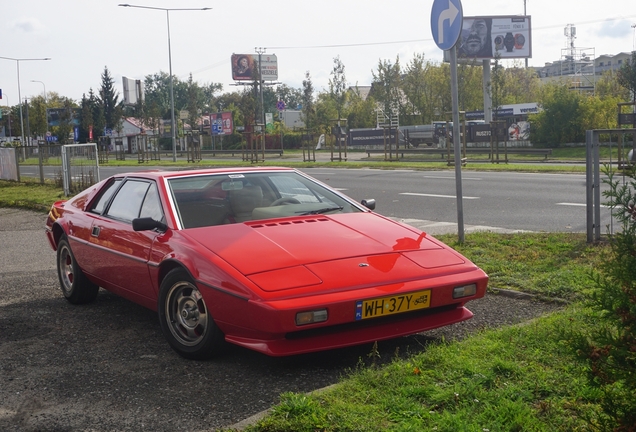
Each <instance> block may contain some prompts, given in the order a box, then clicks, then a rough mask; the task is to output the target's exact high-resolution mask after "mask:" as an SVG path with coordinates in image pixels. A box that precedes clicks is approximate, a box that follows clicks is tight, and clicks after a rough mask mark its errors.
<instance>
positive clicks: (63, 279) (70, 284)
mask: <svg viewBox="0 0 636 432" xmlns="http://www.w3.org/2000/svg"><path fill="white" fill-rule="evenodd" d="M57 276H58V279H59V280H60V288H62V293H63V294H64V297H65V298H66V300H68V301H69V302H70V303H73V304H85V303H90V302H92V301H93V300H95V298H96V297H97V293H98V292H99V286H97V285H95V284H94V283H93V282H91V281H89V280H88V278H87V277H86V275H85V274H84V272H82V269H80V267H79V265H78V264H77V261H75V256H74V255H73V251H71V246H70V244H69V242H68V238H67V237H66V236H62V238H61V239H60V241H59V242H58V244H57Z"/></svg>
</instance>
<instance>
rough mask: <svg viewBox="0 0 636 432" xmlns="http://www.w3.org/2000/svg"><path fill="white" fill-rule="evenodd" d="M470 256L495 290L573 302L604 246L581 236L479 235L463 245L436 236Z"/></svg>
mask: <svg viewBox="0 0 636 432" xmlns="http://www.w3.org/2000/svg"><path fill="white" fill-rule="evenodd" d="M437 237H438V238H439V239H440V240H442V241H444V242H445V243H446V244H448V245H450V246H451V247H453V248H454V249H456V250H457V251H459V252H460V253H462V254H463V255H465V256H467V257H469V258H470V259H471V260H472V261H473V262H475V263H476V264H477V265H479V267H481V268H482V269H483V270H484V271H485V272H486V273H487V274H488V276H489V277H490V287H495V288H499V289H510V290H515V291H521V292H525V293H530V294H534V295H537V296H540V297H542V298H545V299H551V300H553V299H563V300H568V301H573V300H577V299H580V298H581V288H582V287H584V286H585V285H587V284H589V280H590V274H591V272H592V270H593V269H594V268H596V267H597V266H598V264H599V263H600V260H601V259H602V254H599V249H603V246H598V245H592V244H588V243H586V238H585V235H583V234H576V233H533V234H494V233H490V232H480V233H474V234H471V235H469V236H466V239H465V241H464V243H463V244H459V243H458V242H457V236H456V235H443V236H437Z"/></svg>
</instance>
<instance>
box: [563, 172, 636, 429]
mask: <svg viewBox="0 0 636 432" xmlns="http://www.w3.org/2000/svg"><path fill="white" fill-rule="evenodd" d="M606 174H607V179H606V180H604V183H605V184H606V185H607V186H608V187H607V188H606V189H605V190H604V192H603V196H604V197H605V198H607V199H609V202H607V203H606V205H607V207H609V209H610V211H611V213H612V216H613V217H614V218H615V220H616V221H617V223H618V228H617V229H616V230H615V233H612V234H609V235H608V242H609V245H610V250H609V252H608V253H607V255H606V256H604V257H603V258H604V259H602V260H601V261H600V266H599V268H598V269H596V271H595V277H594V281H595V285H596V289H594V290H593V291H592V292H591V293H589V294H588V295H589V297H588V299H587V300H588V305H589V306H590V309H591V311H592V315H591V319H593V322H594V325H593V326H592V327H591V328H592V330H590V332H589V333H588V334H585V333H583V332H581V333H579V332H575V334H574V335H573V341H574V348H575V349H576V352H577V354H579V355H580V356H581V357H582V358H583V359H585V360H586V362H587V364H588V365H589V368H588V377H589V383H590V384H591V385H592V386H593V387H596V388H598V389H599V390H600V391H601V394H602V398H601V407H602V408H603V412H604V414H605V416H604V417H601V418H600V419H599V420H600V422H599V423H600V424H597V429H598V430H608V431H609V430H613V431H633V430H635V429H634V427H635V426H636V398H634V394H636V374H635V373H634V370H636V209H635V207H634V202H635V200H636V194H635V193H634V192H635V191H636V181H635V180H634V176H635V173H634V170H633V169H632V170H630V171H628V172H626V173H622V175H620V176H615V175H614V173H613V172H612V171H611V170H609V169H608V170H607V171H606ZM625 174H626V176H625ZM625 177H627V181H625Z"/></svg>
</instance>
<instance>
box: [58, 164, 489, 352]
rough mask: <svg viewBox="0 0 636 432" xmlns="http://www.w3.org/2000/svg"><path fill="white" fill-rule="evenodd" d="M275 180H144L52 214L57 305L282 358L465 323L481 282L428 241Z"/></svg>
mask: <svg viewBox="0 0 636 432" xmlns="http://www.w3.org/2000/svg"><path fill="white" fill-rule="evenodd" d="M374 207H375V202H374V201H373V200H366V201H363V202H362V204H358V203H356V202H355V201H353V200H351V199H350V198H348V197H346V196H344V195H343V194H341V193H339V192H337V191H335V190H334V189H332V188H330V187H328V186H327V185H325V184H323V183H321V182H319V181H317V180H315V179H313V178H311V177H309V176H307V175H305V174H303V173H301V172H299V171H297V170H294V169H289V168H253V167H252V168H240V169H235V168H232V169H230V168H228V169H208V170H194V171H146V172H135V173H130V174H119V175H115V176H112V177H110V178H108V179H105V180H103V181H101V182H100V183H98V184H96V185H94V186H92V187H90V188H89V189H87V190H85V191H84V192H82V193H80V194H78V195H76V196H75V197H73V198H72V199H70V200H68V201H59V202H56V203H55V204H54V205H53V206H52V208H51V211H50V213H49V216H48V219H47V221H46V227H47V231H46V235H47V238H48V240H49V242H50V244H51V247H52V248H53V249H54V250H55V251H56V252H57V273H58V276H59V281H60V286H61V288H62V293H63V294H64V297H65V298H66V299H67V300H68V301H69V302H71V303H74V304H81V303H88V302H91V301H93V300H94V299H95V298H96V296H97V295H98V291H99V287H102V288H104V289H106V290H108V291H111V292H113V293H115V294H118V295H120V296H122V297H125V298H127V299H129V300H131V301H133V302H136V303H138V304H140V305H142V306H145V307H147V308H150V309H152V310H155V311H157V313H158V317H159V321H160V324H161V328H162V331H163V334H164V335H165V337H166V339H167V341H168V342H169V344H170V345H171V346H172V348H173V349H174V350H175V351H176V352H178V353H179V354H180V355H182V356H184V357H186V358H191V359H203V358H208V357H210V356H212V355H214V354H217V353H218V352H220V351H221V350H222V348H223V346H224V344H225V343H226V342H230V343H233V344H236V345H240V346H243V347H246V348H249V349H252V350H256V351H258V352H261V353H264V354H267V355H272V356H283V355H292V354H300V353H308V352H314V351H319V350H326V349H332V348H339V347H345V346H350V345H355V344H361V343H367V342H373V341H377V340H383V339H389V338H395V337H399V336H404V335H409V334H414V333H418V332H422V331H426V330H429V329H433V328H436V327H440V326H445V325H448V324H452V323H456V322H459V321H462V320H466V319H469V318H470V317H471V316H472V313H471V312H470V311H469V310H468V309H467V308H466V307H465V304H466V302H467V301H469V300H473V299H476V298H479V297H482V296H484V294H485V292H486V285H487V281H488V277H487V275H486V274H485V273H484V272H483V271H482V270H481V269H479V268H478V267H477V266H476V265H474V264H473V263H471V262H470V261H469V260H468V259H466V258H465V257H463V256H462V255H460V254H459V253H457V252H456V251H454V250H453V249H451V248H450V247H448V246H446V245H445V244H443V243H442V242H440V241H438V240H437V239H435V238H433V237H431V236H429V235H427V234H426V233H424V232H422V231H419V230H417V229H415V228H413V227H410V226H407V225H404V224H401V223H398V222H396V221H393V220H391V219H388V218H386V217H383V216H381V215H379V214H377V213H375V212H373V211H372V210H373V209H374Z"/></svg>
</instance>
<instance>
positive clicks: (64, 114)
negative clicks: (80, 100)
mask: <svg viewBox="0 0 636 432" xmlns="http://www.w3.org/2000/svg"><path fill="white" fill-rule="evenodd" d="M81 111H82V110H81V109H80V108H71V109H70V113H69V110H67V109H66V108H47V109H46V121H47V124H48V125H49V126H50V127H53V126H59V125H60V124H61V123H62V122H66V123H70V124H72V125H74V126H79V118H80V116H81Z"/></svg>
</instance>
